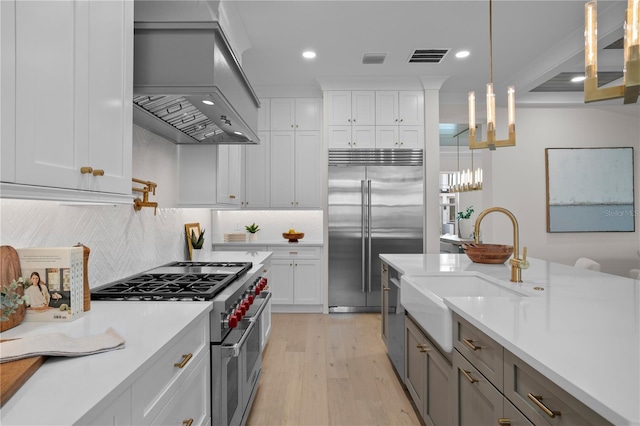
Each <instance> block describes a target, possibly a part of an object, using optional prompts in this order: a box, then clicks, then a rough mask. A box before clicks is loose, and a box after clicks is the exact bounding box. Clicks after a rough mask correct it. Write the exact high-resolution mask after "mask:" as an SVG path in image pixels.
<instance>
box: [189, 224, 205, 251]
mask: <svg viewBox="0 0 640 426" xmlns="http://www.w3.org/2000/svg"><path fill="white" fill-rule="evenodd" d="M203 245H204V229H203V230H202V231H201V232H200V235H198V236H196V233H195V232H193V229H192V230H191V247H193V248H194V249H195V250H200V249H201V248H202V246H203Z"/></svg>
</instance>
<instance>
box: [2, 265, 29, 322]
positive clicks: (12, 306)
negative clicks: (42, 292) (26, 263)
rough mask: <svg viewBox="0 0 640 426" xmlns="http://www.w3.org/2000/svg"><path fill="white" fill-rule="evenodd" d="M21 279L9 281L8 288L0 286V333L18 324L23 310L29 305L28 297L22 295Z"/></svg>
mask: <svg viewBox="0 0 640 426" xmlns="http://www.w3.org/2000/svg"><path fill="white" fill-rule="evenodd" d="M25 282H27V280H25V279H24V278H23V277H20V278H18V280H17V281H16V280H13V281H11V284H9V286H6V285H5V286H2V290H1V291H0V305H1V306H2V321H1V322H0V331H5V330H8V329H10V328H12V327H15V326H16V325H18V324H20V323H21V322H22V320H23V319H24V314H25V312H26V311H25V308H26V306H27V303H29V296H27V295H26V294H24V283H25Z"/></svg>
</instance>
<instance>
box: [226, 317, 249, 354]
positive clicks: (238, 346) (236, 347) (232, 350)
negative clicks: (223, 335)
mask: <svg viewBox="0 0 640 426" xmlns="http://www.w3.org/2000/svg"><path fill="white" fill-rule="evenodd" d="M254 325H255V322H249V326H248V327H247V328H246V329H245V330H244V333H242V337H241V338H240V341H239V342H238V343H234V344H233V345H225V344H222V345H221V347H220V349H221V352H222V356H223V357H225V358H229V357H233V358H237V357H239V356H240V351H241V350H242V346H244V343H245V341H246V340H247V338H248V337H249V335H250V334H251V332H252V331H253V327H254Z"/></svg>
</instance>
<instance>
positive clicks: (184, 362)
mask: <svg viewBox="0 0 640 426" xmlns="http://www.w3.org/2000/svg"><path fill="white" fill-rule="evenodd" d="M192 356H193V354H191V353H189V354H185V355H182V362H176V363H175V364H173V366H174V367H178V368H184V366H185V365H187V363H188V362H189V360H190V359H191V357H192Z"/></svg>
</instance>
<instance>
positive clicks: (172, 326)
mask: <svg viewBox="0 0 640 426" xmlns="http://www.w3.org/2000/svg"><path fill="white" fill-rule="evenodd" d="M211 308H212V304H211V303H209V302H180V303H175V302H115V301H113V302H112V301H109V302H106V301H103V302H101V301H92V302H91V310H90V311H89V312H86V313H84V314H82V316H81V317H80V318H78V319H77V320H75V321H72V322H69V323H44V322H23V323H22V324H20V325H19V326H17V327H14V328H12V329H10V330H7V331H5V332H3V333H2V339H11V338H20V337H25V336H32V335H37V334H43V333H65V334H68V335H69V336H71V337H83V336H88V335H96V334H101V333H104V332H105V330H106V329H107V328H108V327H112V328H114V329H115V330H116V331H117V332H118V333H119V334H120V335H121V336H122V337H124V339H125V340H126V343H125V348H124V349H121V350H115V351H110V352H105V353H101V354H96V355H89V356H83V357H77V358H65V357H50V358H48V359H47V361H45V363H44V364H43V365H42V366H41V367H40V368H39V369H38V370H37V371H36V372H35V374H34V375H33V376H31V378H29V380H27V382H26V383H25V384H24V385H23V386H22V387H21V388H20V389H19V390H18V391H17V392H16V393H15V394H14V395H13V396H12V397H11V399H9V400H8V401H7V402H6V403H5V405H4V406H3V407H2V408H1V409H0V424H3V425H44V424H47V425H71V424H77V423H80V424H82V423H86V422H87V421H89V420H90V418H91V417H92V416H94V415H96V414H98V413H99V412H100V410H101V409H103V408H104V407H105V406H106V405H107V404H108V403H110V402H113V400H114V399H115V398H116V397H117V396H118V395H119V394H120V393H121V392H122V391H124V390H125V389H126V388H127V387H129V386H131V384H132V383H133V382H134V381H135V380H136V379H137V378H138V377H139V376H140V374H142V371H143V370H144V368H143V366H144V365H145V364H146V363H149V362H154V361H155V359H156V358H157V357H159V356H161V355H162V349H163V348H164V347H165V345H167V344H168V343H169V342H170V341H171V340H172V339H173V338H174V337H175V336H176V335H178V334H180V333H182V332H183V331H184V330H186V329H188V328H189V327H191V326H193V324H194V323H196V322H197V321H198V320H200V319H201V318H202V316H203V315H208V312H209V311H210V310H211ZM94 409H95V411H93V410H94Z"/></svg>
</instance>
